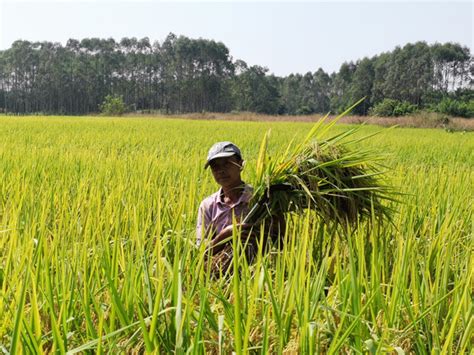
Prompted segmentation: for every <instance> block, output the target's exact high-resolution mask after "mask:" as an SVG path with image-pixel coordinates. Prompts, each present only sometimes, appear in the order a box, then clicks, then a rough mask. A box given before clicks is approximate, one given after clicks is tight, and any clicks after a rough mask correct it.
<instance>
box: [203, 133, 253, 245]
mask: <svg viewBox="0 0 474 355" xmlns="http://www.w3.org/2000/svg"><path fill="white" fill-rule="evenodd" d="M204 167H205V168H207V167H210V168H211V171H212V175H213V176H214V180H215V181H216V182H217V183H218V184H219V185H220V186H221V187H220V189H219V190H218V191H217V192H216V193H214V194H212V195H210V196H208V197H206V198H205V199H204V200H203V201H202V202H201V205H200V206H199V212H198V219H197V226H196V234H197V244H198V245H199V244H200V243H201V241H202V240H203V239H204V238H210V246H209V250H210V251H211V254H216V253H218V252H219V251H221V250H222V249H223V248H224V243H222V242H223V241H224V240H226V239H228V238H229V237H230V236H232V230H233V226H232V222H233V218H235V219H236V220H237V222H240V221H241V220H242V219H243V218H245V216H246V214H247V213H248V211H249V206H248V203H249V201H250V199H251V197H252V187H251V186H250V185H247V184H245V183H244V182H243V181H242V178H241V172H242V170H243V167H244V160H243V159H242V153H241V152H240V149H239V148H238V147H237V146H236V145H235V144H234V143H232V142H218V143H216V144H214V145H213V146H212V147H211V149H210V150H209V153H208V155H207V162H206V164H205V166H204ZM239 227H243V228H244V229H249V226H242V225H239Z"/></svg>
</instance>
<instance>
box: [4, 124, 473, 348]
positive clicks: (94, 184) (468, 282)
mask: <svg viewBox="0 0 474 355" xmlns="http://www.w3.org/2000/svg"><path fill="white" fill-rule="evenodd" d="M312 126H313V125H312V124H305V123H279V122H262V123H256V122H215V121H191V120H189V121H188V120H168V119H161V118H146V119H143V118H121V119H117V118H86V117H75V118H70V117H69V118H68V117H48V118H43V117H34V118H32V117H15V118H13V117H0V167H1V168H0V351H2V352H3V353H11V354H17V353H56V352H57V353H71V354H72V353H95V352H97V353H105V352H107V353H108V352H111V353H120V352H124V353H133V352H145V353H169V352H174V353H186V352H189V353H196V354H201V353H220V354H227V353H231V352H232V351H234V352H236V353H261V354H267V353H291V352H292V351H293V352H298V353H302V354H309V353H341V352H342V353H358V352H370V353H384V352H389V353H390V352H391V353H395V352H398V353H403V352H405V353H421V354H423V353H453V354H454V353H456V354H463V353H466V354H468V353H471V352H472V350H473V348H472V333H473V327H474V321H473V318H474V317H473V305H472V286H473V282H474V275H473V270H474V263H473V260H474V258H473V257H472V253H473V245H474V243H473V232H474V228H473V223H472V220H473V206H472V203H473V199H472V186H473V185H474V173H473V166H474V155H473V152H474V138H473V136H472V134H462V133H452V134H451V133H447V132H444V131H439V130H428V129H426V130H425V129H423V130H421V129H416V130H415V129H397V128H396V129H392V130H389V131H383V132H381V133H380V134H377V135H375V136H373V137H371V138H370V139H366V140H361V141H360V142H358V141H357V140H358V139H362V138H363V137H367V136H370V135H372V134H373V133H375V132H378V131H380V129H379V128H377V127H372V126H363V127H361V128H360V129H358V130H357V131H355V132H354V133H353V134H352V135H351V136H350V137H347V138H348V139H347V140H349V141H353V142H354V144H353V145H352V147H350V148H351V149H355V150H357V151H369V152H370V151H374V150H376V151H378V152H383V153H384V154H385V156H384V160H383V161H379V162H381V163H383V165H387V166H389V167H391V168H392V170H391V171H390V172H389V173H388V174H386V176H385V179H386V182H387V184H386V185H385V184H383V186H396V187H398V188H399V189H400V192H402V193H404V195H401V196H399V197H398V199H399V200H401V202H400V203H392V202H391V201H390V200H386V199H384V200H382V202H381V203H382V204H383V206H386V207H389V208H392V209H394V211H393V212H391V213H392V214H391V215H392V222H391V223H373V221H372V220H371V218H374V219H376V218H377V217H376V216H375V215H374V216H373V217H368V216H367V215H366V214H365V212H364V216H366V217H364V218H362V219H360V220H359V221H358V224H357V223H356V225H354V226H353V225H352V224H349V225H348V227H347V228H337V229H333V228H331V226H330V225H328V224H327V223H325V222H324V221H323V220H322V218H323V215H322V214H320V213H317V212H316V211H315V210H314V209H304V210H303V212H301V213H297V214H290V217H289V219H288V223H287V229H286V232H285V236H284V238H285V241H286V243H285V245H284V247H283V249H282V250H281V251H276V250H274V251H271V252H270V253H265V254H263V253H259V254H258V256H257V258H256V260H254V262H253V263H252V264H250V265H249V264H248V263H247V261H246V259H245V256H243V255H241V253H239V252H237V255H238V257H236V258H234V259H233V263H234V268H235V269H238V270H240V272H239V273H235V274H234V275H232V276H231V278H230V279H213V278H211V277H210V275H209V273H208V271H207V269H206V267H205V246H204V245H202V246H201V247H199V248H197V247H196V246H195V230H194V228H195V219H196V211H197V208H198V205H199V202H200V200H201V199H202V198H203V197H204V196H206V195H208V194H210V193H212V192H213V191H214V190H215V189H216V188H217V187H216V185H215V183H214V182H213V180H212V176H210V175H209V174H208V172H207V171H205V170H204V169H203V168H202V161H203V159H204V158H205V154H206V151H207V147H209V146H210V145H211V144H212V143H214V141H218V140H222V139H223V138H224V139H228V140H231V141H234V142H236V143H238V144H239V145H240V146H241V147H242V149H243V152H244V156H245V157H246V159H247V161H248V163H247V168H246V171H245V172H244V173H245V174H244V176H245V179H246V181H248V182H250V183H253V184H254V185H255V187H258V186H260V183H259V182H260V181H261V180H260V179H259V178H260V177H261V176H264V174H262V173H261V172H262V171H263V172H265V171H273V170H266V169H269V168H270V166H271V165H272V164H275V166H278V164H277V163H280V162H281V161H285V159H286V158H287V157H288V156H289V155H290V154H285V149H284V147H286V146H287V145H288V142H290V141H291V140H293V141H294V142H295V144H296V145H298V143H301V142H303V141H304V140H305V137H306V136H307V132H308V131H309V130H311V128H312ZM324 127H328V123H323V124H322V125H321V128H324ZM354 128H355V127H353V126H346V125H334V126H332V127H330V128H329V127H328V131H327V132H321V131H320V133H322V135H321V137H320V138H321V139H320V140H319V141H320V142H321V141H323V140H327V139H330V138H331V137H334V136H337V135H339V134H340V135H341V138H342V136H343V135H345V134H346V132H348V131H350V130H352V129H354ZM269 129H271V131H272V136H271V140H268V141H267V146H266V154H267V155H268V157H269V159H268V160H267V162H268V165H266V166H264V167H261V168H257V165H258V164H257V162H261V161H263V160H261V159H259V142H260V141H261V138H262V137H263V136H265V133H266V132H267V131H268V130H269ZM340 142H342V141H340ZM305 147H306V145H305ZM313 148H314V147H313ZM317 154H321V157H322V156H323V155H324V154H323V151H321V152H319V151H317ZM334 154H335V155H337V154H342V155H344V156H345V154H346V152H345V151H342V152H338V151H336V152H334ZM272 157H273V158H272ZM278 157H285V159H283V158H282V160H279V159H277V158H278ZM371 157H372V155H371ZM318 160H321V161H322V160H324V159H318ZM303 162H304V160H303ZM260 166H261V164H260ZM302 171H305V168H303V170H302ZM272 176H273V175H272ZM262 186H264V185H262ZM265 186H269V185H265ZM318 187H319V185H318ZM323 187H324V188H325V189H326V188H327V189H330V188H329V186H323ZM262 191H264V188H262ZM382 193H384V190H382ZM329 196H330V195H329ZM374 206H375V205H374ZM375 210H376V209H375V208H374V209H373V211H375ZM364 211H365V210H364ZM232 243H233V244H234V245H235V249H236V250H237V251H238V250H240V249H241V248H242V246H241V244H240V243H239V231H238V229H236V231H235V233H234V235H233V241H232Z"/></svg>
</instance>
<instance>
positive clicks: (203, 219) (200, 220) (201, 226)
mask: <svg viewBox="0 0 474 355" xmlns="http://www.w3.org/2000/svg"><path fill="white" fill-rule="evenodd" d="M208 224H209V221H208V218H207V213H206V206H205V204H204V202H201V204H200V205H199V210H198V216H197V223H196V245H197V246H199V245H200V244H201V241H202V239H203V237H204V235H205V233H206V230H207V227H208Z"/></svg>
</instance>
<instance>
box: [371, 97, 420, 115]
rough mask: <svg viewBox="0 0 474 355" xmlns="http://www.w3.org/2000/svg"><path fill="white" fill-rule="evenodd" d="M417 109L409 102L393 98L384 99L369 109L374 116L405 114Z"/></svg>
mask: <svg viewBox="0 0 474 355" xmlns="http://www.w3.org/2000/svg"><path fill="white" fill-rule="evenodd" d="M417 110H418V107H417V106H416V105H412V104H410V103H409V102H406V101H403V102H400V101H398V100H394V99H384V100H383V101H382V102H380V103H378V104H376V105H375V106H374V107H372V108H371V109H370V111H369V112H370V114H371V115H374V116H383V117H393V116H405V115H409V114H412V113H415V112H416V111H417Z"/></svg>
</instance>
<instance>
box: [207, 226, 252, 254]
mask: <svg viewBox="0 0 474 355" xmlns="http://www.w3.org/2000/svg"><path fill="white" fill-rule="evenodd" d="M235 228H237V229H240V230H241V236H242V237H244V238H245V239H247V238H248V237H249V236H250V235H251V234H252V233H251V232H252V228H253V225H252V224H248V223H239V224H237V225H236V226H235ZM233 230H234V225H232V224H231V225H230V226H227V227H225V228H224V229H223V230H221V232H220V233H219V234H218V235H217V236H216V237H215V238H214V239H212V241H211V245H210V247H209V250H210V251H211V254H212V255H215V254H216V253H218V252H219V251H221V250H222V249H223V248H224V246H225V244H226V243H227V242H228V241H229V240H230V239H231V237H232V233H233Z"/></svg>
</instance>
